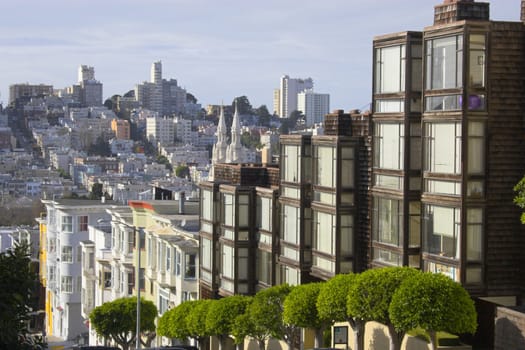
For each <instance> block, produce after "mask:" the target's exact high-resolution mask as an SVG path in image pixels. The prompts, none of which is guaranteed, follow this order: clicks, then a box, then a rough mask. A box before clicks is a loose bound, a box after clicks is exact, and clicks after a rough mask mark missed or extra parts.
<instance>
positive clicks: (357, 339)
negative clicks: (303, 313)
mask: <svg viewBox="0 0 525 350" xmlns="http://www.w3.org/2000/svg"><path fill="white" fill-rule="evenodd" d="M357 277H358V275H357V274H353V273H349V274H338V275H335V276H334V277H332V278H331V279H329V280H328V281H326V282H325V283H323V285H322V287H321V291H320V292H319V297H318V298H317V312H318V313H319V318H320V319H321V320H323V321H324V322H327V323H329V324H333V323H334V322H345V321H347V322H348V323H350V326H351V327H352V330H353V331H354V345H353V346H352V349H354V350H360V349H364V334H365V322H363V321H362V320H361V319H359V318H353V317H349V316H348V312H347V309H346V304H347V300H348V294H349V293H350V289H351V288H352V286H353V284H354V283H355V280H356V279H357Z"/></svg>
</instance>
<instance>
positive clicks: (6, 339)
mask: <svg viewBox="0 0 525 350" xmlns="http://www.w3.org/2000/svg"><path fill="white" fill-rule="evenodd" d="M30 264H31V255H30V246H29V245H28V244H27V243H21V244H19V245H17V246H15V247H13V248H11V249H8V250H7V251H5V252H3V253H0V286H2V288H0V329H1V331H0V348H1V349H37V348H39V347H40V348H42V347H43V346H44V345H45V343H44V342H43V341H42V339H41V338H35V337H32V336H31V335H30V334H29V330H28V329H27V321H29V319H30V315H29V313H30V312H31V310H32V309H33V307H35V306H36V303H35V299H36V288H35V287H36V285H37V283H38V277H37V275H36V273H35V272H34V271H32V269H31V267H30Z"/></svg>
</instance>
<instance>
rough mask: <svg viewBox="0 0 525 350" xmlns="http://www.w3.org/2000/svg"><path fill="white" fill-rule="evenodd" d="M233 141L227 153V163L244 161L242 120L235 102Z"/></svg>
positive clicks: (232, 129)
mask: <svg viewBox="0 0 525 350" xmlns="http://www.w3.org/2000/svg"><path fill="white" fill-rule="evenodd" d="M231 135H232V138H231V142H230V145H229V146H228V151H227V153H226V158H227V159H226V162H227V163H242V162H243V161H244V159H243V158H244V157H243V149H242V144H241V122H240V120H239V109H238V106H237V101H236V102H235V113H234V114H233V121H232V128H231Z"/></svg>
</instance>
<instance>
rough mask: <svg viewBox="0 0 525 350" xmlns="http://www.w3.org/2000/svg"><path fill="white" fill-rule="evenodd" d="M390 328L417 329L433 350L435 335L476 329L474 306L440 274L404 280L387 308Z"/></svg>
mask: <svg viewBox="0 0 525 350" xmlns="http://www.w3.org/2000/svg"><path fill="white" fill-rule="evenodd" d="M389 315H390V319H391V321H392V324H393V325H394V327H395V328H396V330H398V331H403V332H408V331H410V330H412V329H414V328H417V327H420V328H423V329H424V330H425V331H427V332H428V334H429V336H430V343H431V349H432V350H434V349H437V346H438V344H437V339H436V333H437V331H444V332H448V333H452V334H463V333H471V334H474V332H475V331H476V328H477V314H476V308H475V306H474V302H473V301H472V299H471V298H470V295H469V294H468V292H467V291H466V290H465V289H464V288H463V287H462V286H461V285H460V284H459V283H457V282H454V281H453V280H451V279H450V278H449V277H447V276H445V275H442V274H434V273H420V274H415V275H413V276H410V277H408V278H407V279H406V280H405V281H403V283H401V285H400V286H399V288H398V289H397V290H396V292H395V293H394V295H393V296H392V302H391V303H390V307H389Z"/></svg>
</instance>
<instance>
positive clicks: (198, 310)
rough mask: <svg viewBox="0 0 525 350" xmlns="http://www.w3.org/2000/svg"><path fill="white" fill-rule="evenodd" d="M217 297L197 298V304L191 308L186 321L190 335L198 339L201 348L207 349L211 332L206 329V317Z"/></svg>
mask: <svg viewBox="0 0 525 350" xmlns="http://www.w3.org/2000/svg"><path fill="white" fill-rule="evenodd" d="M214 302H216V300H215V299H200V300H195V306H194V307H192V309H191V310H190V312H189V314H188V317H187V318H186V323H187V327H188V332H189V334H190V337H191V338H193V339H195V340H197V342H198V343H199V346H200V348H201V349H203V350H204V349H207V348H208V346H207V342H208V340H209V338H210V334H209V332H208V330H207V329H206V317H207V315H208V310H209V308H210V305H211V304H212V303H214Z"/></svg>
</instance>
